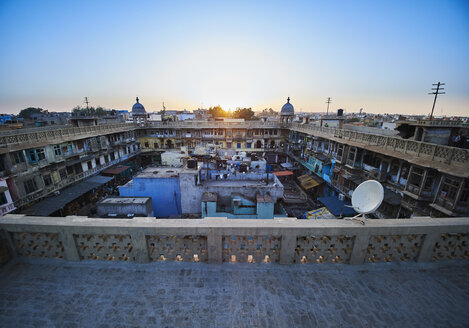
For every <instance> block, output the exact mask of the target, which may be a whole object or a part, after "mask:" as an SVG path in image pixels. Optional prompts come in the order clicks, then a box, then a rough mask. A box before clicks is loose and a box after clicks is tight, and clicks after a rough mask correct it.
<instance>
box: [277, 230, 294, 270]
mask: <svg viewBox="0 0 469 328" xmlns="http://www.w3.org/2000/svg"><path fill="white" fill-rule="evenodd" d="M285 230H286V231H285V232H284V233H282V243H281V245H280V261H279V263H280V264H292V263H293V259H294V258H295V249H296V237H297V236H296V233H295V232H290V231H289V230H287V229H285Z"/></svg>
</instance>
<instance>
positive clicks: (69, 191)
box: [23, 175, 114, 216]
mask: <svg viewBox="0 0 469 328" xmlns="http://www.w3.org/2000/svg"><path fill="white" fill-rule="evenodd" d="M112 179H114V178H113V177H103V176H101V175H97V176H94V177H91V178H89V179H87V180H85V181H82V182H79V183H77V184H76V185H74V186H71V187H67V188H64V189H62V190H61V191H60V194H59V195H57V196H53V197H49V198H46V199H44V200H43V201H40V202H39V203H37V204H34V205H33V206H31V207H29V208H27V209H26V210H24V211H23V214H26V215H37V216H49V215H51V214H52V213H54V212H56V211H58V210H60V209H61V208H63V207H64V206H65V205H67V204H68V203H70V202H72V201H74V200H75V199H77V198H78V197H80V196H82V195H84V194H86V193H87V192H88V191H90V190H92V189H94V188H97V187H100V186H102V185H103V184H105V183H107V182H109V181H111V180H112Z"/></svg>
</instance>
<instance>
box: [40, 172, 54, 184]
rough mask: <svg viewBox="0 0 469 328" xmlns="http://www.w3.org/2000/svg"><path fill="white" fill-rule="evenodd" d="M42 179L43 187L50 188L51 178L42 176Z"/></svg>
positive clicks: (48, 175) (47, 175)
mask: <svg viewBox="0 0 469 328" xmlns="http://www.w3.org/2000/svg"><path fill="white" fill-rule="evenodd" d="M42 179H43V180H44V185H45V186H46V187H47V186H50V185H51V184H52V178H51V176H50V174H46V175H43V176H42Z"/></svg>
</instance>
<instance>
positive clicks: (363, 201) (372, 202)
mask: <svg viewBox="0 0 469 328" xmlns="http://www.w3.org/2000/svg"><path fill="white" fill-rule="evenodd" d="M383 199H384V188H383V186H382V185H381V183H379V182H378V181H376V180H368V181H365V182H362V183H361V184H360V185H359V186H358V187H357V188H356V189H355V190H354V191H353V194H352V206H349V205H346V206H347V207H352V208H353V209H354V210H355V211H356V212H357V213H359V214H358V215H355V216H354V217H352V218H347V220H357V218H358V217H359V216H361V219H360V220H359V221H360V223H361V224H365V220H366V217H365V214H369V213H373V212H375V211H376V210H377V209H378V207H379V206H380V205H381V203H382V202H383Z"/></svg>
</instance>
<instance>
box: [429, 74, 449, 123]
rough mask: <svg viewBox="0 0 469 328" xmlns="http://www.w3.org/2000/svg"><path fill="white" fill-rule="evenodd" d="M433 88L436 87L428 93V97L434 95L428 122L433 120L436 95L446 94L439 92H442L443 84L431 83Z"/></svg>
mask: <svg viewBox="0 0 469 328" xmlns="http://www.w3.org/2000/svg"><path fill="white" fill-rule="evenodd" d="M432 85H433V86H435V85H436V88H432V90H433V91H432V92H429V93H428V94H429V95H435V99H433V106H432V113H431V114H430V120H431V119H432V118H433V110H434V109H435V103H436V97H438V95H444V94H445V93H446V92H441V90H444V89H445V88H441V86H442V85H445V84H444V83H440V82H438V83H433V84H432Z"/></svg>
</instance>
